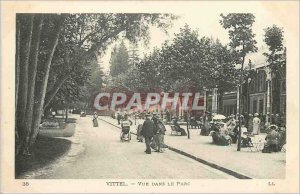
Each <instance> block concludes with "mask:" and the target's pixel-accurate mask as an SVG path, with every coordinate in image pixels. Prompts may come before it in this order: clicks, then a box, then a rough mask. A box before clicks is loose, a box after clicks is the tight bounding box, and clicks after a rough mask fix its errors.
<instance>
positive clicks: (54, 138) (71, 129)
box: [15, 119, 76, 178]
mask: <svg viewBox="0 0 300 194" xmlns="http://www.w3.org/2000/svg"><path fill="white" fill-rule="evenodd" d="M68 121H69V120H68ZM75 126H76V124H75V119H70V122H68V123H63V122H60V123H59V128H53V129H51V128H49V129H45V128H43V129H40V132H39V135H38V138H37V140H36V143H35V146H34V149H33V155H31V156H18V157H17V158H16V161H15V177H16V178H21V177H22V175H23V174H24V173H26V172H28V171H32V170H36V169H39V168H42V167H44V166H46V165H49V164H51V163H52V162H54V161H55V160H56V159H58V158H59V157H61V156H62V155H64V154H65V153H67V152H68V150H69V149H70V147H71V143H72V142H71V141H69V140H67V139H63V138H59V137H71V136H73V135H74V133H75Z"/></svg>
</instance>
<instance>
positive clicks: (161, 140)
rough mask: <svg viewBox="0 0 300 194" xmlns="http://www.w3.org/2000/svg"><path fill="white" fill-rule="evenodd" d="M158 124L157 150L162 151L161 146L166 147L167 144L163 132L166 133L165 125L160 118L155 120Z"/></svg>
mask: <svg viewBox="0 0 300 194" xmlns="http://www.w3.org/2000/svg"><path fill="white" fill-rule="evenodd" d="M157 125H158V132H157V134H158V151H159V152H163V148H166V147H167V146H166V145H165V141H164V139H165V134H166V127H165V126H164V124H163V122H162V121H161V120H158V122H157Z"/></svg>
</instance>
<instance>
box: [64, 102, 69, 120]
mask: <svg viewBox="0 0 300 194" xmlns="http://www.w3.org/2000/svg"><path fill="white" fill-rule="evenodd" d="M68 117H69V107H68V106H67V107H66V119H65V122H66V123H67V122H68Z"/></svg>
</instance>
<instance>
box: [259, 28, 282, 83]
mask: <svg viewBox="0 0 300 194" xmlns="http://www.w3.org/2000/svg"><path fill="white" fill-rule="evenodd" d="M283 33H284V31H283V28H280V27H278V26H276V25H273V26H272V27H268V28H266V29H265V37H264V41H265V43H266V44H267V45H268V47H269V53H264V55H265V56H266V57H267V61H268V63H269V64H270V67H271V69H272V70H273V71H276V72H278V73H279V74H280V76H281V77H282V78H283V79H285V76H286V75H285V71H286V48H285V47H284V45H283V40H284V39H283V38H284V37H283Z"/></svg>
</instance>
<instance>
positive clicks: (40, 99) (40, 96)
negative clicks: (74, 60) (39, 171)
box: [28, 15, 65, 148]
mask: <svg viewBox="0 0 300 194" xmlns="http://www.w3.org/2000/svg"><path fill="white" fill-rule="evenodd" d="M64 18H65V16H64V15H63V16H60V18H59V19H58V23H57V25H56V26H55V36H54V39H53V40H52V41H51V45H50V49H49V55H48V57H47V61H46V64H45V68H44V70H43V71H44V77H43V79H42V82H41V88H40V91H39V92H38V93H37V95H36V101H37V103H36V104H35V105H34V116H33V121H32V133H31V136H30V139H29V145H28V146H29V147H30V148H31V147H32V145H33V144H34V143H35V140H36V137H37V135H38V132H39V126H40V122H41V117H42V113H43V107H44V100H45V94H46V91H47V84H48V78H49V72H50V67H51V63H52V59H53V55H54V51H55V49H56V46H57V44H58V39H59V35H60V31H61V28H62V25H63V22H64Z"/></svg>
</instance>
